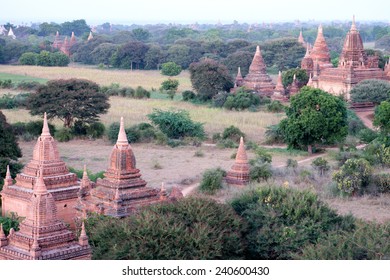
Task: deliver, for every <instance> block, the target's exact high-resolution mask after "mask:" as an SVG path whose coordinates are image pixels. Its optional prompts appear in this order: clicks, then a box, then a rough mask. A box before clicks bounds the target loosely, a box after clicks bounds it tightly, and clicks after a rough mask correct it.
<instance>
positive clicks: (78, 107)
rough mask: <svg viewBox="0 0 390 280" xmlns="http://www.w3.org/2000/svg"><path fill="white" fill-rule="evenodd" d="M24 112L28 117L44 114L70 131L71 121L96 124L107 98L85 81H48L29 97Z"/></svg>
mask: <svg viewBox="0 0 390 280" xmlns="http://www.w3.org/2000/svg"><path fill="white" fill-rule="evenodd" d="M28 101H29V102H28V108H29V109H30V113H31V114H32V115H43V113H44V112H46V113H47V117H48V118H49V119H52V118H55V117H57V118H59V119H60V120H62V121H63V122H64V126H65V127H67V128H70V127H72V126H73V123H74V121H76V120H79V121H82V122H84V123H93V122H96V121H97V120H98V118H99V115H100V114H104V113H106V112H107V111H108V108H109V107H110V104H109V103H108V97H107V95H105V94H103V93H101V92H100V91H99V86H98V85H97V84H96V83H94V82H92V81H88V80H81V79H69V80H52V81H49V82H48V83H47V84H46V85H44V86H41V87H39V88H38V90H37V92H36V93H34V94H31V95H30V98H29V100H28Z"/></svg>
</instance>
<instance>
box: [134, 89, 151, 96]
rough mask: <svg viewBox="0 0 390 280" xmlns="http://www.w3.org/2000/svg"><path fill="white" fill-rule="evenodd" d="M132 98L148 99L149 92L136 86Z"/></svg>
mask: <svg viewBox="0 0 390 280" xmlns="http://www.w3.org/2000/svg"><path fill="white" fill-rule="evenodd" d="M134 98H137V99H143V98H150V91H147V90H146V89H144V88H143V87H141V86H138V87H137V88H136V89H135V92H134Z"/></svg>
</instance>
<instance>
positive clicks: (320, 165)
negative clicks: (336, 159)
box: [311, 157, 330, 176]
mask: <svg viewBox="0 0 390 280" xmlns="http://www.w3.org/2000/svg"><path fill="white" fill-rule="evenodd" d="M311 166H313V168H314V169H315V170H317V171H318V173H319V174H320V175H321V176H322V175H324V174H325V172H327V171H328V170H329V169H330V166H329V164H328V161H327V160H326V159H324V158H322V157H318V158H316V159H315V160H313V161H312V163H311Z"/></svg>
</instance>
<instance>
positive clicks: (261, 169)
mask: <svg viewBox="0 0 390 280" xmlns="http://www.w3.org/2000/svg"><path fill="white" fill-rule="evenodd" d="M271 177H272V169H271V165H270V164H269V163H268V162H264V161H262V160H260V159H256V160H252V161H251V167H250V170H249V178H250V180H251V181H256V182H261V181H262V180H263V181H267V180H268V179H269V178H271Z"/></svg>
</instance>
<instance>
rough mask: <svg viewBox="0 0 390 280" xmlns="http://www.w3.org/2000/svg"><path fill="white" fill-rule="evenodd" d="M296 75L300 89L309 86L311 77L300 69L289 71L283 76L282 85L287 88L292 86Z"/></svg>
mask: <svg viewBox="0 0 390 280" xmlns="http://www.w3.org/2000/svg"><path fill="white" fill-rule="evenodd" d="M294 75H295V77H296V79H297V82H298V87H299V88H301V87H303V86H305V85H306V84H307V82H308V81H309V77H308V76H307V73H306V71H305V70H303V69H300V68H294V69H289V70H287V71H284V72H283V74H282V83H283V86H284V87H285V88H287V87H288V86H289V85H291V84H292V82H293V79H294Z"/></svg>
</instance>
